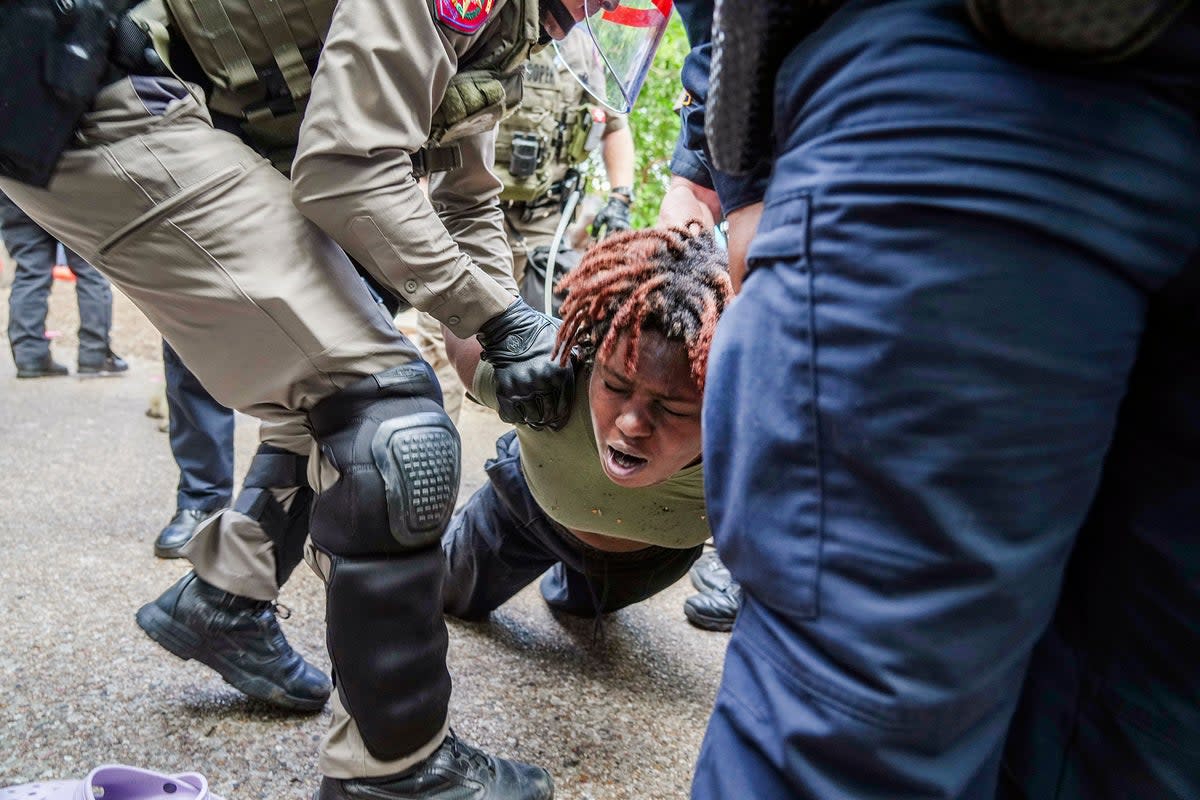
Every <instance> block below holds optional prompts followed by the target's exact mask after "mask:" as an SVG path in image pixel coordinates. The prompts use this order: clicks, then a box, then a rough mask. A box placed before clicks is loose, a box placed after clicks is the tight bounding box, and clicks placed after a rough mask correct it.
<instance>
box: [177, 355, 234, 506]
mask: <svg viewBox="0 0 1200 800" xmlns="http://www.w3.org/2000/svg"><path fill="white" fill-rule="evenodd" d="M163 372H164V374H165V377H166V383H167V411H168V416H167V419H168V421H169V424H170V432H169V435H170V438H171V455H173V456H174V457H175V463H176V464H178V465H179V486H178V489H177V490H176V499H175V507H176V508H193V509H197V510H200V511H216V510H217V509H219V508H224V507H225V506H227V505H229V503H230V500H231V499H232V497H233V446H234V445H233V431H234V414H233V411H232V410H231V409H229V408H226V407H225V406H223V405H221V404H220V403H218V402H217V401H216V400H214V399H213V396H212V395H210V394H209V393H208V390H206V389H205V388H204V386H202V385H201V383H200V381H199V380H198V379H197V378H196V376H195V375H193V374H192V372H191V370H189V369H188V368H187V365H186V364H184V363H183V361H182V360H180V358H179V355H178V354H177V353H176V352H175V351H174V350H173V349H172V348H171V346H170V345H169V344H167V343H166V341H165V340H164V341H163Z"/></svg>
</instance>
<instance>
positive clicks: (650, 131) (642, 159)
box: [587, 14, 688, 228]
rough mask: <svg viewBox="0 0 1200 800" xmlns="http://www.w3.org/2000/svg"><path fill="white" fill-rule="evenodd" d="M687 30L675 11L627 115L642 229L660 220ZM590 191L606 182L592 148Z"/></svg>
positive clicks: (602, 189) (636, 217)
mask: <svg viewBox="0 0 1200 800" xmlns="http://www.w3.org/2000/svg"><path fill="white" fill-rule="evenodd" d="M687 52H688V44H687V34H686V32H685V31H684V29H683V23H681V22H680V21H679V15H678V14H675V15H672V17H671V22H670V24H669V25H668V26H667V31H666V33H665V34H664V36H663V41H662V44H661V45H659V48H658V52H657V53H656V54H655V56H654V64H653V65H652V66H651V67H650V74H649V75H648V76H647V77H646V82H645V84H643V86H642V93H641V94H640V95H639V96H638V100H637V105H635V106H634V108H633V112H632V113H631V114H630V115H629V127H630V129H631V130H632V131H633V142H634V148H635V150H636V152H637V165H636V167H635V169H634V173H633V174H634V182H635V184H634V187H633V188H634V192H635V193H636V195H637V198H636V201H635V203H634V206H633V226H634V227H635V228H645V227H647V226H650V225H653V224H654V222H655V220H657V219H658V206H659V204H660V203H661V201H662V196H663V194H664V193H665V192H666V188H667V181H668V180H669V179H670V174H671V171H670V166H671V153H672V152H673V151H674V149H675V140H676V138H678V136H679V115H678V114H676V113H675V103H676V102H677V101H678V100H679V94H680V91H681V87H680V85H679V70H680V69H681V68H682V67H683V58H684V56H686V55H687ZM587 171H588V173H589V175H590V180H589V185H590V186H591V187H592V192H593V193H595V194H598V195H600V196H601V197H605V196H607V192H608V188H609V187H608V182H607V181H606V180H605V178H604V165H603V162H602V161H600V160H599V154H598V153H593V154H592V158H591V160H589V162H588V165H587Z"/></svg>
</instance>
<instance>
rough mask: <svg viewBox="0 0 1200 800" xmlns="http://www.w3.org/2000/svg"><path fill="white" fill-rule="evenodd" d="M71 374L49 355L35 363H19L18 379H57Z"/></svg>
mask: <svg viewBox="0 0 1200 800" xmlns="http://www.w3.org/2000/svg"><path fill="white" fill-rule="evenodd" d="M68 374H70V370H68V369H67V368H66V366H65V365H63V364H60V363H58V362H57V361H55V360H54V359H53V358H51V357H50V354H49V353H47V354H46V355H45V356H43V357H42V358H39V359H37V360H35V361H18V362H17V377H18V378H57V377H61V376H63V375H68Z"/></svg>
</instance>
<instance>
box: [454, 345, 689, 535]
mask: <svg viewBox="0 0 1200 800" xmlns="http://www.w3.org/2000/svg"><path fill="white" fill-rule="evenodd" d="M588 375H589V372H588V370H586V369H581V370H580V371H579V373H578V374H577V375H576V392H575V406H574V408H572V409H571V419H570V420H569V421H568V422H567V424H566V425H565V426H564V427H563V429H562V430H560V431H551V430H540V431H535V430H533V429H531V428H529V427H528V426H526V425H517V426H516V429H517V439H518V441H519V442H520V443H521V470H522V472H523V473H524V474H525V480H526V482H527V483H528V484H529V491H530V492H531V493H532V494H533V499H534V500H536V501H537V503H538V505H539V506H541V507H542V510H543V511H545V512H546V514H547V516H549V517H550V518H551V519H553V520H554V521H555V522H557V523H558V524H559V525H562V526H563V527H566V528H571V529H573V530H579V531H586V532H589V533H599V534H603V535H605V536H614V537H617V538H620V539H632V540H633V541H637V542H645V543H646V544H656V545H660V546H662V547H674V548H687V547H695V546H696V545H698V544H701V543H702V542H703V541H704V540H705V539H707V538H708V537H709V535H710V532H709V528H708V515H707V511H706V509H705V506H704V466H703V464H702V463H701V464H695V465H694V466H691V467H685V468H684V469H682V470H680V471H679V472H676V473H675V474H674V475H672V476H671V477H670V478H669V479H668V480H666V481H664V482H662V483H659V484H656V485H654V486H646V487H644V488H639V489H628V488H625V487H623V486H618V485H617V484H615V483H613V482H612V481H611V480H609V479H608V476H607V475H605V474H604V468H603V467H602V466H601V464H600V455H599V453H598V452H597V450H596V437H595V435H594V434H593V432H592V413H591V408H590V406H589V404H588V393H587V379H588ZM472 394H473V395H474V396H475V397H476V398H477V399H478V400H479V401H480V402H481V403H483V404H484V405H486V406H488V407H489V408H492V409H495V408H496V407H497V403H496V386H495V373H494V372H493V370H492V367H491V365H489V364H488V363H487V362H486V361H480V362H479V368H478V369H477V370H476V371H475V381H474V385H473V386H472Z"/></svg>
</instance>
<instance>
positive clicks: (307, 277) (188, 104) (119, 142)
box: [0, 78, 440, 778]
mask: <svg viewBox="0 0 1200 800" xmlns="http://www.w3.org/2000/svg"><path fill="white" fill-rule="evenodd" d="M146 80H150V79H145V78H126V79H122V80H120V81H117V82H116V83H114V84H112V85H110V86H107V87H105V88H104V89H103V90H102V91H101V93H100V94H99V95H98V96H97V98H96V101H95V104H94V106H93V109H92V110H91V111H89V112H88V113H87V114H86V115H85V117H84V119H83V120H82V122H81V124H80V127H79V133H78V140H77V146H75V147H73V148H72V149H70V150H68V151H67V153H66V154H65V155H64V156H63V158H62V160H61V162H60V164H59V167H58V170H57V172H56V173H55V177H54V180H53V181H52V182H51V184H50V186H49V187H47V188H46V189H38V188H34V187H30V186H27V185H25V184H21V183H17V182H15V181H11V180H8V179H0V189H2V190H3V191H4V193H6V194H7V195H8V196H9V197H11V198H12V199H13V201H14V202H16V203H17V205H19V206H20V207H21V208H22V209H23V210H25V212H26V213H28V214H29V215H30V216H31V217H33V218H34V219H35V220H36V221H37V222H38V224H40V225H41V226H42V227H44V228H46V229H47V230H48V231H50V232H51V233H52V234H53V235H54V236H55V237H57V238H58V239H60V240H61V241H63V242H64V243H65V244H67V245H68V246H69V247H71V248H72V249H74V250H75V251H76V252H78V253H79V254H80V255H82V256H83V257H84V258H85V259H87V260H88V261H90V262H91V263H92V264H94V265H95V266H96V267H97V268H98V269H99V270H100V271H101V272H102V273H104V275H105V276H106V277H108V278H109V280H111V281H112V282H113V283H114V284H116V285H117V286H118V287H119V288H120V289H121V291H122V292H124V293H125V294H126V295H127V296H128V297H129V298H130V300H132V301H133V302H134V303H135V304H136V305H137V306H138V308H140V309H141V310H142V311H143V312H144V313H145V314H146V316H147V317H148V318H149V320H150V321H151V323H153V324H154V325H155V327H157V328H158V330H159V331H160V332H161V333H162V335H163V337H164V338H166V339H167V341H168V342H170V343H171V346H172V347H173V348H175V350H176V351H177V352H178V353H179V355H180V357H181V358H183V360H184V361H185V362H186V363H187V365H188V367H189V368H190V369H191V370H192V371H193V372H194V373H195V374H196V376H197V377H198V378H199V379H200V380H201V382H202V383H203V384H204V385H205V388H207V389H208V390H209V392H210V393H211V394H212V395H213V397H215V398H216V399H217V400H218V401H219V402H221V403H223V404H225V405H227V406H230V407H232V408H236V409H238V410H240V411H244V412H246V413H248V414H251V415H254V416H256V417H259V418H260V419H262V420H264V421H266V422H267V423H268V424H266V425H264V426H263V428H262V433H261V436H262V438H263V441H265V442H267V443H269V444H272V445H275V446H277V447H281V448H284V449H287V450H290V451H292V452H296V453H302V454H311V455H312V456H314V457H311V458H310V461H309V463H310V469H309V474H310V482H311V483H313V485H314V488H316V489H318V490H319V488H320V479H319V476H318V474H317V473H319V471H320V461H319V458H317V457H315V456H316V455H317V454H316V453H313V452H312V447H311V445H312V442H311V438H310V436H309V434H308V429H307V424H306V420H305V412H306V411H307V409H309V408H311V407H312V406H313V405H315V404H316V403H317V402H319V401H320V400H321V399H323V398H324V397H327V396H328V395H330V394H332V393H334V392H336V391H338V390H339V389H341V388H342V387H344V386H346V385H348V384H350V383H352V382H354V381H356V380H359V379H361V378H363V377H366V376H368V375H372V374H375V373H378V372H381V371H383V370H385V369H387V368H389V367H392V366H395V365H397V364H402V363H408V362H411V361H412V360H414V359H416V358H418V357H419V354H418V352H417V350H416V348H415V347H414V346H413V345H412V344H411V343H410V342H409V341H408V340H407V339H405V338H404V337H403V336H402V335H400V334H399V333H398V332H397V331H396V330H395V329H394V328H393V327H392V324H391V320H390V319H389V318H388V317H387V315H386V314H385V313H384V312H383V311H382V310H381V309H380V308H379V307H378V306H377V305H376V304H375V302H374V301H373V299H372V298H371V296H370V295H369V293H368V292H367V290H366V288H365V287H364V285H363V283H362V281H361V279H360V278H359V277H358V275H357V274H356V273H355V271H354V268H353V266H352V265H351V264H350V262H349V260H348V259H347V258H346V256H345V254H344V253H343V252H342V251H341V250H340V249H339V248H338V247H337V246H336V245H335V244H334V243H333V242H332V241H331V240H330V239H329V238H328V237H327V236H326V235H325V234H323V233H322V232H321V231H320V230H319V229H318V228H317V227H316V226H314V225H313V224H311V223H310V222H308V221H307V220H306V219H305V218H304V217H302V216H301V215H300V214H299V212H297V210H296V209H295V207H294V206H293V204H292V200H291V196H290V186H289V184H288V182H287V180H286V179H285V178H283V176H281V175H280V174H279V173H278V172H276V171H275V169H274V168H272V167H271V165H270V164H269V163H268V162H267V161H265V160H264V159H262V158H261V157H259V156H258V155H257V154H256V153H255V152H254V151H253V150H251V149H250V148H249V147H247V146H246V145H245V144H243V143H242V142H241V141H240V140H238V139H237V138H236V137H234V136H231V135H229V134H227V133H223V132H220V131H217V130H215V129H213V127H212V125H211V122H210V118H209V116H208V112H207V111H206V110H205V108H204V107H203V105H201V104H200V103H198V102H197V101H196V100H195V99H194V98H193V97H192V96H191V95H189V94H187V92H186V91H184V90H183V87H182V85H180V84H179V83H178V82H175V81H172V80H170V79H155V84H154V90H155V91H154V94H155V95H156V97H155V100H162V92H163V91H169V92H173V93H174V97H173V99H171V100H170V101H169V102H166V103H157V102H151V101H150V98H149V97H148V93H147V91H145V87H144V86H143V87H141V89H142V91H141V92H140V93H139V87H138V82H139V81H146ZM160 106H161V108H160ZM156 111H157V112H158V113H155V112H156ZM326 479H328V478H326ZM279 499H281V500H283V501H284V502H285V503H286V502H287V501H288V500H289V499H290V498H288V497H280V498H279ZM203 534H204V535H203V536H198V537H197V539H196V540H195V541H194V542H193V543H192V544H191V545H190V546H189V547H190V550H189V556H190V557H191V558H193V559H195V560H194V563H195V565H196V569H197V572H198V574H200V575H201V576H202V577H204V579H205V580H209V581H210V582H212V583H214V584H216V585H217V586H218V587H220V588H222V589H225V590H226V591H234V592H237V593H239V594H245V595H248V596H252V597H257V598H260V599H272V598H273V597H274V596H275V591H276V589H277V587H276V586H275V579H274V562H273V556H271V554H270V547H269V546H268V543H266V542H265V541H263V540H256V538H255V537H256V536H260V537H265V535H264V534H262V532H261V529H258V527H257V525H255V524H253V521H251V520H248V519H247V518H245V517H243V516H242V515H240V514H237V513H236V512H228V511H227V512H225V513H224V514H222V515H221V517H219V518H218V519H216V520H214V521H213V522H212V523H210V524H209V525H208V526H206V530H205V531H204V532H203ZM439 742H440V737H437V738H436V740H434V741H431V742H430V743H429V744H428V745H426V746H424V747H422V748H420V749H419V750H418V751H417V752H415V753H413V754H412V755H411V756H410V757H407V758H404V759H399V760H396V761H390V762H380V761H378V760H375V759H373V758H371V757H370V755H369V754H368V752H367V750H366V747H365V745H364V744H363V742H362V739H361V736H360V735H359V733H358V730H357V727H356V726H355V725H354V722H353V720H352V719H350V718H349V717H348V715H347V714H346V713H345V711H344V710H343V709H342V707H341V705H340V703H336V702H335V703H334V720H333V723H332V729H331V734H330V736H329V737H328V738H327V740H326V741H325V743H324V745H323V750H322V755H321V766H322V771H323V772H324V773H325V774H326V775H329V776H331V777H343V778H350V777H360V776H372V775H388V774H393V773H395V772H398V771H400V770H403V769H406V768H407V767H409V766H411V765H412V764H414V763H416V762H417V761H419V760H421V759H423V758H425V757H426V756H427V755H428V754H429V753H430V752H432V750H433V749H435V748H436V746H437V744H438V743H439Z"/></svg>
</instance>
